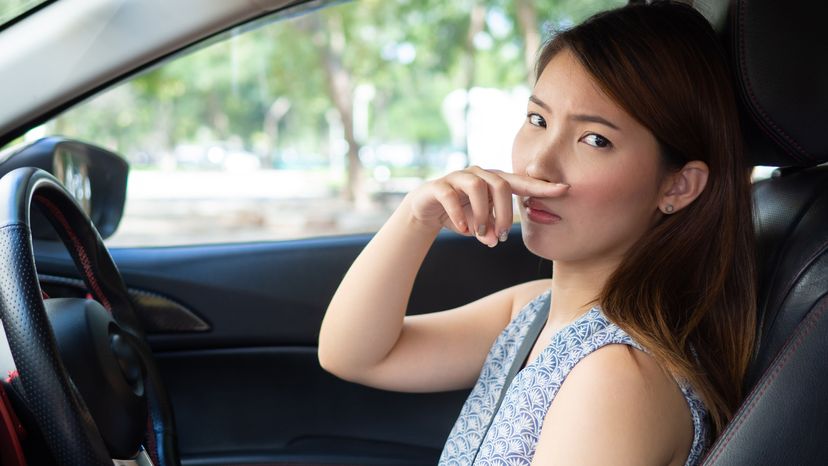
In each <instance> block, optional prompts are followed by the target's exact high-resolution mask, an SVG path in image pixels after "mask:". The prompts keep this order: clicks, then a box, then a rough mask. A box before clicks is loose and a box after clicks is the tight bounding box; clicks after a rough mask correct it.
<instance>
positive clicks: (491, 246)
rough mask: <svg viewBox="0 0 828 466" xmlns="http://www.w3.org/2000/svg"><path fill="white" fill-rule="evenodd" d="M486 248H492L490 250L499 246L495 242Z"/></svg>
mask: <svg viewBox="0 0 828 466" xmlns="http://www.w3.org/2000/svg"><path fill="white" fill-rule="evenodd" d="M486 246H488V247H490V248H493V247H495V246H497V241H495V242H494V243H492V244H487V245H486Z"/></svg>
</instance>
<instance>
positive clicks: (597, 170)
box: [512, 48, 662, 263]
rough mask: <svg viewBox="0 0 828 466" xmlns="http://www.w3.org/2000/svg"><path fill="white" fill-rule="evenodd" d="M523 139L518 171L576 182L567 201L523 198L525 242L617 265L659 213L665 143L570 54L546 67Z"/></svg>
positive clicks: (556, 255) (562, 256)
mask: <svg viewBox="0 0 828 466" xmlns="http://www.w3.org/2000/svg"><path fill="white" fill-rule="evenodd" d="M529 100H530V101H529V104H528V112H527V117H526V120H525V121H524V123H523V126H522V127H521V128H520V131H519V132H518V134H517V136H516V137H515V142H514V146H513V149H512V167H513V169H514V172H515V173H518V174H523V175H528V176H531V177H533V178H539V179H543V180H546V181H551V182H559V183H566V184H569V185H570V186H571V187H570V188H569V190H568V191H567V193H566V194H565V195H563V196H562V197H554V198H526V197H520V198H519V211H520V216H521V223H522V230H523V239H524V242H525V243H526V246H527V247H528V248H529V250H530V251H532V252H533V253H535V254H537V255H539V256H541V257H545V258H547V259H552V260H556V261H567V262H586V263H590V262H596V261H597V262H599V263H600V262H604V261H606V260H610V261H616V260H618V259H620V258H621V257H623V255H624V253H625V252H626V251H627V249H629V247H630V246H632V244H633V243H635V241H636V240H637V239H638V238H640V237H641V235H642V234H643V233H644V232H645V231H646V230H647V229H648V228H650V227H651V226H652V225H653V223H654V222H655V221H656V219H657V218H658V216H659V215H661V213H660V212H659V210H658V205H659V199H660V197H659V194H660V191H661V186H660V184H661V183H660V182H661V178H662V176H661V170H660V166H661V165H660V158H659V157H660V156H659V148H658V143H657V141H656V139H655V137H654V136H653V135H652V134H651V133H650V131H649V130H647V129H646V128H645V127H644V126H642V125H641V124H640V123H638V122H637V121H636V120H635V119H634V118H633V117H631V116H630V115H628V114H627V113H626V112H625V111H624V110H622V109H621V108H620V107H619V106H618V105H616V104H615V103H613V102H612V101H611V100H610V99H609V97H607V96H606V95H604V94H603V92H602V91H601V90H600V88H599V87H598V85H597V84H596V83H595V82H594V81H593V79H592V78H591V77H590V76H589V75H588V73H587V72H586V70H585V69H584V68H583V67H582V66H581V65H580V63H578V61H577V59H576V58H575V57H574V55H572V53H571V52H570V51H569V50H568V49H566V48H565V49H563V50H561V51H560V52H559V53H558V54H557V55H556V56H555V57H554V58H553V59H552V60H551V61H550V62H549V64H548V65H547V66H546V68H545V69H544V70H543V73H542V74H541V76H540V79H538V82H537V84H536V85H535V88H534V90H533V92H532V97H530V99H529Z"/></svg>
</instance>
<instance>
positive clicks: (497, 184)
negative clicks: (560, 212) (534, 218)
mask: <svg viewBox="0 0 828 466" xmlns="http://www.w3.org/2000/svg"><path fill="white" fill-rule="evenodd" d="M568 189H569V186H568V185H566V184H560V183H550V182H547V181H543V180H539V179H536V178H531V177H528V176H524V175H515V174H512V173H506V172H503V171H500V170H484V169H482V168H480V167H476V166H471V167H469V168H467V169H465V170H460V171H456V172H453V173H450V174H448V175H446V176H445V177H443V178H441V179H438V180H435V181H434V182H431V183H428V184H427V185H424V186H423V189H422V190H418V191H417V193H415V194H414V195H413V196H412V199H413V200H412V205H413V206H414V207H413V208H414V214H415V217H417V218H418V219H419V220H420V221H425V222H435V221H436V222H437V223H438V224H442V225H443V226H444V227H448V228H451V229H453V230H454V231H456V232H458V233H461V234H466V235H475V237H477V239H478V240H479V241H480V242H481V243H484V244H486V245H488V246H495V245H497V243H498V241H505V240H506V235H508V232H509V229H510V228H511V225H512V221H513V212H512V194H517V195H519V196H535V197H557V196H561V195H563V194H565V193H566V192H567V190H568ZM429 199H430V200H429ZM435 201H436V202H435Z"/></svg>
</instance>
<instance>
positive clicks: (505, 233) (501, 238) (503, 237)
mask: <svg viewBox="0 0 828 466" xmlns="http://www.w3.org/2000/svg"><path fill="white" fill-rule="evenodd" d="M508 237H509V230H503V231H501V232H500V234H499V235H497V239H498V241H500V242H501V243H505V242H506V238H508Z"/></svg>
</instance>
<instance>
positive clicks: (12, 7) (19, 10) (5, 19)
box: [0, 0, 48, 27]
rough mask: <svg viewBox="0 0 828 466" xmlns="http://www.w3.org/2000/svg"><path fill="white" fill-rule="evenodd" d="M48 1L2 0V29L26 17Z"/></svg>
mask: <svg viewBox="0 0 828 466" xmlns="http://www.w3.org/2000/svg"><path fill="white" fill-rule="evenodd" d="M47 1H48V0H0V27H3V26H5V25H6V23H9V22H11V21H14V20H15V19H17V18H18V17H21V16H23V15H25V14H26V13H28V12H30V11H32V10H33V9H34V8H36V7H38V6H40V5H42V4H44V3H46V2H47Z"/></svg>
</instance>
